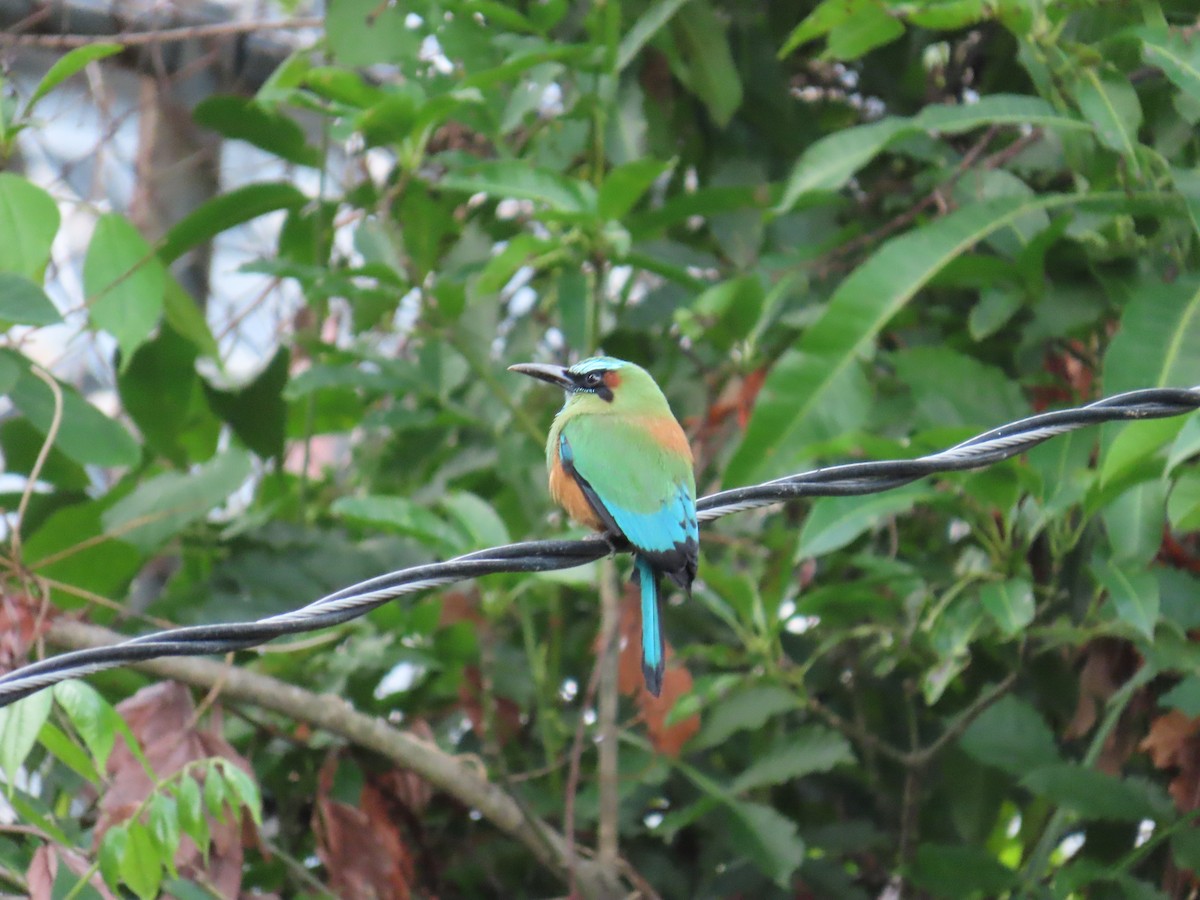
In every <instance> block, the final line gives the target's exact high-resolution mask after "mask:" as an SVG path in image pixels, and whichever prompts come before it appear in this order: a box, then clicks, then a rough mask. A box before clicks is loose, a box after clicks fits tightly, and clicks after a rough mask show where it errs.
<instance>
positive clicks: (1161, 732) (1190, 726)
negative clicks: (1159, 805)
mask: <svg viewBox="0 0 1200 900" xmlns="http://www.w3.org/2000/svg"><path fill="white" fill-rule="evenodd" d="M1139 747H1140V749H1142V750H1144V751H1145V752H1147V753H1149V754H1150V760H1151V761H1152V762H1153V763H1154V765H1155V766H1156V767H1157V768H1159V769H1178V770H1179V774H1178V775H1176V776H1175V778H1173V779H1172V780H1171V786H1170V792H1171V797H1172V798H1173V799H1174V800H1175V805H1176V806H1177V807H1179V810H1180V811H1181V812H1191V811H1192V810H1194V809H1200V718H1196V719H1192V718H1189V717H1188V716H1185V715H1184V714H1183V713H1181V712H1180V711H1179V710H1177V709H1173V710H1171V711H1170V712H1168V713H1167V714H1166V715H1162V716H1159V717H1158V718H1157V719H1155V720H1154V721H1153V722H1152V723H1151V724H1150V733H1149V734H1147V735H1146V737H1145V739H1144V740H1143V741H1142V742H1141V744H1140V745H1139Z"/></svg>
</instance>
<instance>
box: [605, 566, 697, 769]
mask: <svg viewBox="0 0 1200 900" xmlns="http://www.w3.org/2000/svg"><path fill="white" fill-rule="evenodd" d="M641 609H642V607H641V594H640V590H639V588H638V587H637V586H636V585H633V584H629V585H626V587H625V596H624V597H623V598H622V599H621V629H620V637H619V640H620V647H621V652H620V656H619V658H618V661H617V688H618V690H620V691H621V693H623V694H625V695H627V696H632V697H635V699H636V700H637V704H638V709H639V710H641V714H642V720H643V721H644V722H645V723H646V736H647V737H648V738H649V739H650V743H651V744H652V745H653V747H654V749H655V750H657V751H658V752H659V753H663V754H666V755H667V756H678V755H679V753H680V751H682V750H683V745H684V744H686V743H687V742H688V741H689V740H691V738H692V737H693V736H694V735H695V734H696V732H697V731H699V730H700V716H699V715H698V714H696V713H693V714H692V715H690V716H688V717H687V718H685V719H681V720H680V721H678V722H673V723H671V724H669V725H668V724H667V718H668V716H670V714H671V711H672V710H673V709H675V704H676V703H678V702H679V699H680V698H681V697H683V696H684V695H686V694H687V693H689V692H690V691H691V689H692V684H693V682H692V673H691V672H689V671H688V670H687V669H686V668H685V667H684V666H683V665H681V664H680V663H679V662H678V660H677V659H676V658H675V650H674V648H673V647H672V646H671V644H670V643H669V642H664V660H665V662H666V671H665V672H664V674H663V685H662V693H661V694H660V695H659V696H657V697H655V696H654V695H653V694H651V693H650V692H649V691H648V690H646V685H645V682H644V681H643V679H642V637H641V629H642V612H641Z"/></svg>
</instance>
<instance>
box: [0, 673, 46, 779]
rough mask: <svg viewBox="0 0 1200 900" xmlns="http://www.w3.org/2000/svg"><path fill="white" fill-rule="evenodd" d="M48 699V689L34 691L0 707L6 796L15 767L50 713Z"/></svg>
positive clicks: (0, 749)
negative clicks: (34, 692)
mask: <svg viewBox="0 0 1200 900" xmlns="http://www.w3.org/2000/svg"><path fill="white" fill-rule="evenodd" d="M51 700H52V696H51V694H50V692H49V691H38V692H37V693H36V694H30V695H29V696H28V697H24V698H22V699H21V700H18V701H16V702H15V703H12V704H9V705H8V706H5V707H0V772H3V773H4V781H5V785H6V787H7V789H8V796H9V797H11V796H12V794H13V785H14V782H15V780H16V777H17V770H18V769H20V768H21V766H22V765H23V764H24V762H25V758H26V757H27V756H29V751H30V750H32V749H33V745H34V744H36V743H37V738H38V732H39V731H41V730H42V725H43V724H44V723H45V721H46V719H47V718H49V716H50V707H51V706H52V703H51Z"/></svg>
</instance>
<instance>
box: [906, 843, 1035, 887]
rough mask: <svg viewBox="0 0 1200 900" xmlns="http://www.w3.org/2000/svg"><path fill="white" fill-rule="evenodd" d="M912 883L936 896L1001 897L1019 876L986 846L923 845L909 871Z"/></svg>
mask: <svg viewBox="0 0 1200 900" xmlns="http://www.w3.org/2000/svg"><path fill="white" fill-rule="evenodd" d="M910 873H911V877H912V880H913V881H914V882H915V883H916V884H917V885H918V886H920V887H922V888H924V889H925V890H927V891H929V892H931V893H932V895H933V896H936V897H964V898H965V897H981V896H982V897H999V896H1002V895H1003V894H1004V893H1005V892H1006V891H1007V890H1009V889H1010V888H1012V887H1013V886H1014V884H1015V883H1016V880H1017V873H1016V872H1014V871H1013V870H1012V869H1010V868H1008V866H1006V865H1004V864H1003V863H1001V862H1000V861H999V860H998V859H996V857H994V856H992V854H990V853H988V851H987V850H986V849H985V848H983V847H973V846H950V845H946V844H921V845H920V846H919V847H917V854H916V857H915V858H914V859H913V861H912V867H911V870H910Z"/></svg>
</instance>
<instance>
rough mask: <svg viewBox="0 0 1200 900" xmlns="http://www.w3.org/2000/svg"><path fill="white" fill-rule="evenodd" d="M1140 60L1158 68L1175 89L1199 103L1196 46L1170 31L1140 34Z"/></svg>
mask: <svg viewBox="0 0 1200 900" xmlns="http://www.w3.org/2000/svg"><path fill="white" fill-rule="evenodd" d="M1142 58H1143V59H1144V60H1145V61H1146V63H1147V64H1148V65H1151V66H1156V67H1157V68H1159V69H1162V71H1163V74H1164V75H1166V76H1167V77H1168V78H1169V79H1171V81H1173V82H1174V83H1175V86H1176V87H1177V88H1179V89H1180V90H1181V91H1183V92H1184V93H1185V94H1187V95H1188V96H1190V97H1191V98H1192V99H1193V100H1196V101H1200V45H1197V43H1196V41H1194V40H1188V39H1187V38H1185V37H1184V36H1183V35H1182V34H1179V33H1177V32H1174V31H1166V32H1163V31H1151V30H1149V29H1148V30H1147V31H1146V32H1144V33H1143V41H1142Z"/></svg>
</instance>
